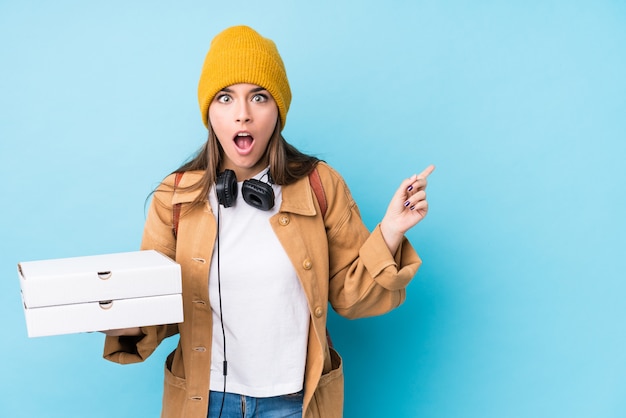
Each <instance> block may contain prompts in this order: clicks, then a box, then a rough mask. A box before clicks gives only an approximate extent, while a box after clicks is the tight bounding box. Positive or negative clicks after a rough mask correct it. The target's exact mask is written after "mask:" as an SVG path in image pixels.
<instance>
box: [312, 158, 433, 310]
mask: <svg viewBox="0 0 626 418" xmlns="http://www.w3.org/2000/svg"><path fill="white" fill-rule="evenodd" d="M319 169H320V171H322V172H325V174H326V175H324V174H322V173H320V174H321V177H322V183H323V186H324V190H325V193H326V196H327V200H328V209H327V212H326V218H325V225H326V230H327V237H328V251H329V275H330V283H329V301H330V303H331V305H332V306H333V309H335V311H336V312H337V313H339V314H340V315H342V316H344V317H347V318H351V319H353V318H362V317H368V316H374V315H380V314H383V313H386V312H388V311H390V310H392V309H394V308H396V307H398V306H399V305H400V304H401V303H402V302H404V299H405V296H406V291H405V288H406V286H407V285H408V284H409V282H410V281H411V279H412V278H413V277H414V276H415V274H416V273H417V269H418V268H419V266H420V265H421V260H420V258H419V256H418V255H417V253H416V252H415V250H414V249H413V247H412V246H411V244H410V243H409V241H408V240H407V239H406V238H404V239H403V241H402V243H401V245H400V246H399V248H398V250H397V251H396V253H395V254H391V252H390V251H389V248H388V247H387V245H386V244H385V241H384V239H383V236H382V232H381V230H380V225H377V226H376V228H375V229H374V230H373V232H371V233H370V231H369V230H368V229H367V227H366V226H365V225H364V223H363V221H362V219H361V216H360V213H359V209H358V207H357V205H356V203H355V201H354V199H353V198H352V195H351V194H350V191H349V189H348V187H347V186H346V184H345V182H344V180H343V179H342V178H341V176H340V175H339V174H338V173H337V172H336V171H334V170H333V169H332V168H330V167H328V166H326V165H323V166H320V167H319Z"/></svg>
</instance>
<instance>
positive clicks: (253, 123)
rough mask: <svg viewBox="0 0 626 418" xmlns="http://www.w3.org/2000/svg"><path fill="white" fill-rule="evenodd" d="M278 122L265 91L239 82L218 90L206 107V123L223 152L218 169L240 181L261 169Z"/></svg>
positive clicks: (276, 108)
mask: <svg viewBox="0 0 626 418" xmlns="http://www.w3.org/2000/svg"><path fill="white" fill-rule="evenodd" d="M277 121H278V106H277V105H276V102H275V101H274V98H273V97H272V95H271V94H270V93H269V92H268V91H267V90H265V89H264V88H262V87H259V86H257V85H254V84H243V83H242V84H233V85H232V86H229V87H226V88H224V89H222V90H221V91H219V92H218V93H217V94H216V95H215V97H214V98H213V101H212V102H211V104H210V105H209V123H210V124H211V127H212V128H213V132H214V133H215V135H216V136H217V139H218V141H219V143H220V145H221V146H222V148H223V149H224V158H223V161H222V166H221V167H220V170H225V169H230V170H233V171H234V172H235V174H236V175H237V180H239V181H242V180H245V179H248V178H250V177H252V176H254V175H255V174H257V173H259V172H260V171H261V170H263V168H265V167H266V166H267V164H268V163H269V162H268V161H267V159H266V158H263V156H264V154H265V150H266V148H267V145H268V144H269V141H270V138H271V137H272V134H273V133H274V128H275V127H276V122H277Z"/></svg>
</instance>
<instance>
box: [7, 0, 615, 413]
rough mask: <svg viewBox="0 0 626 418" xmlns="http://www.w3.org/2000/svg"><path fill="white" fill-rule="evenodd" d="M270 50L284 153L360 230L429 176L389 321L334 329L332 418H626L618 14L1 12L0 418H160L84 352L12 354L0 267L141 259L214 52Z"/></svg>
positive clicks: (161, 7)
mask: <svg viewBox="0 0 626 418" xmlns="http://www.w3.org/2000/svg"><path fill="white" fill-rule="evenodd" d="M234 24H247V25H250V26H252V27H254V28H256V29H257V30H258V31H259V32H261V33H262V34H263V35H265V36H267V37H269V38H271V39H273V40H275V41H276V43H277V45H278V47H279V50H280V52H281V54H282V56H283V59H284V61H285V64H286V66H287V71H288V75H289V78H290V82H291V87H292V90H293V92H294V99H293V102H292V106H291V111H290V113H289V117H288V122H287V126H286V128H285V131H284V134H285V136H286V137H287V138H288V139H289V140H290V141H291V142H292V143H293V144H295V145H296V146H298V147H299V148H300V149H302V150H303V151H306V152H309V153H312V154H315V155H317V156H319V157H321V158H323V159H325V160H326V161H328V162H329V163H331V164H332V165H333V166H335V167H336V168H337V169H338V170H339V171H340V172H341V173H342V174H343V175H344V177H345V178H346V181H347V182H348V184H349V185H350V187H351V190H352V192H353V194H354V196H355V198H356V200H357V202H358V203H359V206H360V208H361V211H362V214H363V217H364V220H365V222H366V224H367V225H368V226H369V227H370V228H373V227H374V226H375V224H376V223H377V222H378V220H379V219H380V218H381V217H382V215H383V213H384V210H385V208H386V205H387V202H388V200H389V198H390V197H391V194H392V193H393V191H394V190H395V188H396V186H397V185H398V184H399V182H400V180H401V179H403V178H405V177H407V176H409V175H411V174H413V173H414V172H419V171H421V170H422V169H423V168H424V167H425V166H426V165H428V164H430V163H434V164H436V165H437V170H436V171H435V173H434V174H433V175H432V176H431V179H430V186H429V200H430V204H431V212H430V214H429V216H428V217H427V218H426V220H425V221H424V222H423V223H421V224H419V225H418V226H417V227H416V228H414V229H413V230H411V231H410V232H409V234H408V236H409V238H410V240H411V241H412V242H413V244H414V245H415V247H416V248H417V250H418V252H419V253H420V255H421V256H422V257H423V259H424V265H423V267H422V269H421V270H420V272H419V273H418V275H417V276H416V278H415V280H414V281H413V282H412V283H411V284H410V286H409V289H408V299H407V301H406V303H405V304H404V305H403V306H402V307H401V308H400V309H398V310H396V311H394V312H392V313H390V314H389V315H386V316H383V317H378V318H371V319H364V320H358V321H348V320H345V319H343V318H339V317H337V316H336V315H334V316H332V317H331V319H330V328H331V332H332V334H333V338H334V341H335V344H336V345H337V347H338V348H339V350H340V352H341V353H342V354H343V356H344V360H345V372H346V414H345V416H346V417H349V418H350V417H351V418H356V417H359V418H360V417H383V416H384V417H434V418H457V417H459V418H461V417H462V418H468V417H469V418H473V417H477V418H478V417H480V418H485V417H488V418H492V417H493V418H502V417H507V418H517V417H520V418H521V417H533V418H539V417H546V418H548V417H549V418H554V417H568V418H577V417H592V418H597V417H606V418H608V417H611V418H613V417H624V416H626V329H625V328H626V327H625V326H624V317H626V303H624V299H625V296H624V295H625V294H626V281H625V280H624V272H623V268H624V260H625V259H626V257H625V249H626V242H625V238H624V236H625V234H626V223H625V222H624V215H625V213H626V193H625V186H624V183H625V180H626V168H625V161H626V141H625V139H626V76H625V75H626V3H625V2H624V1H619V0H613V1H608V0H596V1H591V0H590V1H576V0H570V1H565V0H564V1H558V0H548V1H476V2H469V1H460V0H458V1H454V0H447V1H440V2H434V1H425V0H413V1H408V0H406V1H398V0H389V1H384V2H383V1H375V2H374V1H343V2H341V1H336V0H324V1H317V2H298V3H296V2H279V1H274V0H266V1H264V2H257V1H238V2H228V1H223V2H209V1H178V2H158V1H157V2H154V1H132V2H127V1H120V0H112V1H108V2H85V1H78V0H76V1H69V0H57V1H55V2H44V1H28V0H21V1H11V2H9V1H7V0H0V59H1V65H0V147H1V148H0V177H1V178H2V179H3V181H4V186H3V188H4V189H3V193H2V195H3V196H2V206H1V213H2V216H1V217H0V223H1V224H0V230H1V231H2V232H1V233H2V237H3V239H2V244H1V245H2V251H1V252H0V277H1V280H0V309H1V311H0V312H1V314H2V320H3V339H2V344H1V345H0V358H1V359H2V363H3V365H2V379H1V380H2V383H0V385H1V386H0V416H6V417H39V416H41V417H64V418H66V417H84V416H89V417H93V418H96V417H110V416H116V417H137V416H142V417H143V416H145V417H156V416H158V413H159V410H160V402H161V390H162V362H163V359H164V357H165V355H166V354H167V353H168V352H169V351H170V349H171V348H172V347H173V344H174V343H175V341H170V342H168V343H166V344H164V346H162V347H160V348H159V350H158V351H157V352H156V353H155V355H154V356H153V357H151V358H150V359H149V360H148V361H147V362H146V363H144V364H141V365H131V366H124V367H123V366H119V365H116V364H113V363H109V362H106V361H104V360H102V359H101V352H102V340H103V338H102V335H101V334H99V333H94V334H82V335H66V336H54V337H44V338H34V339H29V338H27V336H26V327H25V322H24V317H23V312H22V306H21V301H20V294H19V281H18V278H17V273H16V264H17V263H18V262H20V261H28V260H36V259H48V258H58V257H70V256H78V255H91V254H100V253H109V252H119V251H132V250H135V249H137V247H138V245H139V240H140V236H141V231H142V227H143V222H144V203H145V199H146V198H147V196H148V194H149V192H150V191H151V190H152V188H153V187H154V186H155V185H156V184H157V183H158V182H159V180H160V179H161V178H162V177H163V176H164V175H165V174H167V173H169V172H170V171H172V170H173V169H174V168H176V167H177V166H178V165H179V164H180V163H181V162H183V161H184V160H185V159H186V158H188V157H189V156H190V155H191V154H192V153H193V152H194V151H195V150H196V149H197V148H198V147H199V146H200V145H201V143H202V142H203V141H204V140H205V129H204V127H203V125H202V123H201V121H200V118H199V111H198V109H197V104H196V85H197V78H198V75H199V72H200V68H201V65H202V61H203V59H204V55H205V53H206V51H207V49H208V46H209V42H210V40H211V39H212V38H213V36H214V35H215V34H217V33H218V32H219V31H221V30H222V29H224V28H226V27H228V26H231V25H234Z"/></svg>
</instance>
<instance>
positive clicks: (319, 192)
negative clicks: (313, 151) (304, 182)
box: [309, 167, 328, 218]
mask: <svg viewBox="0 0 626 418" xmlns="http://www.w3.org/2000/svg"><path fill="white" fill-rule="evenodd" d="M309 183H311V187H312V188H313V192H314V193H315V197H316V198H317V203H319V205H320V211H321V212H322V218H323V217H325V216H326V209H328V202H327V201H326V193H324V186H322V179H321V178H320V173H319V172H318V171H317V167H316V168H314V169H313V170H312V171H311V172H310V173H309Z"/></svg>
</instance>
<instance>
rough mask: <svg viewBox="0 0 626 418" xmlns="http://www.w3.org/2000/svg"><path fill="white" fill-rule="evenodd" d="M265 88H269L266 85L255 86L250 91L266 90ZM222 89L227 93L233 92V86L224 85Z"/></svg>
mask: <svg viewBox="0 0 626 418" xmlns="http://www.w3.org/2000/svg"><path fill="white" fill-rule="evenodd" d="M264 90H267V89H266V88H264V87H255V88H253V89H252V90H250V93H258V92H260V91H264ZM220 91H225V92H226V93H232V92H233V90H232V89H231V88H229V87H224V88H223V89H221V90H220Z"/></svg>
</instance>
